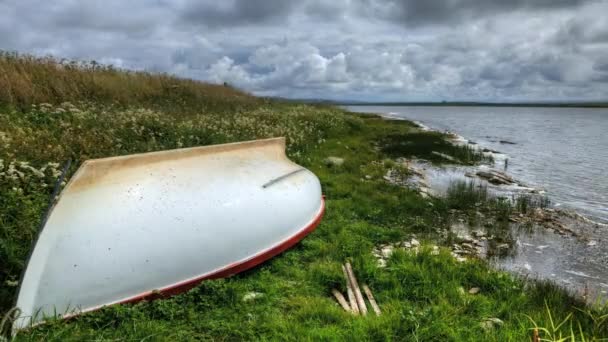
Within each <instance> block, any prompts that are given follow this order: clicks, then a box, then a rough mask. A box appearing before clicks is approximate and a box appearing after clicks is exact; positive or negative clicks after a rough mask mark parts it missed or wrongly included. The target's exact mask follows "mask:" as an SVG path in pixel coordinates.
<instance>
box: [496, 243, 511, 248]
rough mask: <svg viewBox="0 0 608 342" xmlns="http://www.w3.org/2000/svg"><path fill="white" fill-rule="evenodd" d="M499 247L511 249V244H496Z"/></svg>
mask: <svg viewBox="0 0 608 342" xmlns="http://www.w3.org/2000/svg"><path fill="white" fill-rule="evenodd" d="M496 248H497V249H509V244H508V243H501V244H499V245H497V246H496Z"/></svg>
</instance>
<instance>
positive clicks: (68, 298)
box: [13, 138, 324, 331]
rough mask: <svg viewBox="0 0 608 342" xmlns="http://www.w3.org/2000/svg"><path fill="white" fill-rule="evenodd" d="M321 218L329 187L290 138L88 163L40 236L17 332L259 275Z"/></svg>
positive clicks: (23, 291) (23, 293) (19, 300)
mask: <svg viewBox="0 0 608 342" xmlns="http://www.w3.org/2000/svg"><path fill="white" fill-rule="evenodd" d="M323 211H324V201H323V198H322V195H321V186H320V184H319V180H318V179H317V177H316V176H315V175H314V174H313V173H312V172H310V171H308V170H306V169H304V168H302V167H301V166H298V165H296V164H294V163H293V162H291V161H290V160H289V159H287V157H286V155H285V139H283V138H277V139H268V140H258V141H251V142H243V143H233V144H225V145H214V146H205V147H195V148H186V149H178V150H171V151H161V152H152V153H144V154H136V155H128V156H122V157H113V158H105V159H97V160H89V161H86V162H84V163H83V164H82V166H81V167H80V169H79V170H78V171H77V172H76V173H75V174H74V176H73V177H72V179H71V180H70V181H69V182H68V184H67V185H66V187H65V188H64V190H63V191H62V193H61V195H60V197H59V199H58V201H57V202H56V204H55V205H54V207H53V208H52V209H51V211H50V214H49V216H48V219H47V221H46V223H45V225H44V227H43V228H42V230H41V232H40V235H39V237H38V240H37V242H36V244H35V247H34V249H33V252H32V254H31V256H30V259H29V261H28V265H27V268H26V271H25V273H24V276H23V279H22V281H21V287H20V290H19V293H18V297H17V304H16V306H17V307H18V308H19V309H20V311H21V313H20V315H19V317H18V318H17V319H16V320H15V322H14V324H13V331H16V330H18V329H22V328H25V327H28V326H30V325H32V324H34V325H35V324H38V323H40V322H43V321H44V320H46V319H48V318H49V317H57V316H59V317H64V318H65V317H71V316H74V315H77V314H79V313H83V312H87V311H92V310H95V309H98V308H101V307H103V306H107V305H112V304H117V303H127V302H134V301H138V300H142V299H154V298H157V297H162V296H167V295H171V294H175V293H179V292H183V291H185V290H188V289H190V288H192V287H194V286H196V285H197V284H198V283H199V282H200V281H201V280H204V279H213V278H220V277H226V276H230V275H232V274H235V273H238V272H241V271H243V270H246V269H248V268H251V267H254V266H256V265H258V264H260V263H261V262H263V261H265V260H267V259H269V258H271V257H273V256H275V255H277V254H279V253H281V252H282V251H284V250H286V249H287V248H289V247H291V246H293V245H294V244H296V243H297V242H298V241H300V240H301V239H302V238H303V237H304V236H306V235H307V234H308V233H310V232H311V231H312V230H313V229H314V228H315V227H316V225H317V224H318V223H319V221H320V219H321V217H322V215H323Z"/></svg>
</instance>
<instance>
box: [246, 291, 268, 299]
mask: <svg viewBox="0 0 608 342" xmlns="http://www.w3.org/2000/svg"><path fill="white" fill-rule="evenodd" d="M263 296H264V294H263V293H260V292H254V291H252V292H247V293H246V294H245V295H244V296H243V302H251V301H253V300H255V299H257V298H260V297H263Z"/></svg>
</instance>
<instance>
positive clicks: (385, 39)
mask: <svg viewBox="0 0 608 342" xmlns="http://www.w3.org/2000/svg"><path fill="white" fill-rule="evenodd" d="M605 13H608V1H582V0H581V1H575V0H554V1H550V0H536V1H533V0H530V1H524V0H513V1H499V0H488V1H473V0H450V1H435V0H426V1H420V0H408V1H405V0H332V1H325V0H302V1H286V0H227V1H213V0H177V1H170V0H149V1H146V0H134V1H122V0H104V1H78V0H56V1H52V2H51V1H49V2H39V1H34V0H21V1H6V0H0V49H8V50H18V51H22V52H28V53H34V54H38V55H44V54H53V55H56V56H58V57H67V58H77V59H87V60H90V59H95V60H97V61H100V62H102V63H110V64H114V65H116V66H119V67H124V68H131V69H139V70H141V69H144V70H152V71H162V72H169V73H175V74H177V75H180V76H184V77H189V78H195V79H201V80H206V81H211V82H218V83H221V82H228V83H230V84H233V85H235V86H238V87H242V88H244V89H246V90H248V91H252V92H254V93H257V94H261V95H273V96H275V95H276V96H290V97H332V98H356V99H372V100H438V99H474V100H483V99H485V100H508V99H524V100H535V99H543V100H546V99H550V98H553V99H563V97H566V96H569V97H576V98H579V99H598V98H608V76H607V75H608V64H606V60H607V59H606V56H608V20H605V19H604V16H605V15H604V14H605Z"/></svg>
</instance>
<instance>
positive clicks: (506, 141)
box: [498, 140, 517, 145]
mask: <svg viewBox="0 0 608 342" xmlns="http://www.w3.org/2000/svg"><path fill="white" fill-rule="evenodd" d="M498 142H499V143H501V144H506V145H517V143H514V142H512V141H509V140H499V141H498Z"/></svg>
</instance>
